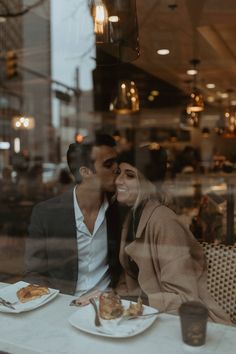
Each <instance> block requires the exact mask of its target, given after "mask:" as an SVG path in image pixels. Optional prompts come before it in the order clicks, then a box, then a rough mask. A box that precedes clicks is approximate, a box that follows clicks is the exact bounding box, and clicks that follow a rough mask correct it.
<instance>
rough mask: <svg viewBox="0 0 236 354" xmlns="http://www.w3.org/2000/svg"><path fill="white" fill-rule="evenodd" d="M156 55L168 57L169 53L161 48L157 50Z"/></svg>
mask: <svg viewBox="0 0 236 354" xmlns="http://www.w3.org/2000/svg"><path fill="white" fill-rule="evenodd" d="M157 54H159V55H168V54H170V51H169V49H167V48H162V49H158V50H157Z"/></svg>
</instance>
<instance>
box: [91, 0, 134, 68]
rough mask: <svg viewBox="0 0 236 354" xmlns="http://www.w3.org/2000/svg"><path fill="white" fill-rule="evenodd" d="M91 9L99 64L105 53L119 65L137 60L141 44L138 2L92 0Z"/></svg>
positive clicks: (131, 0)
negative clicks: (119, 63)
mask: <svg viewBox="0 0 236 354" xmlns="http://www.w3.org/2000/svg"><path fill="white" fill-rule="evenodd" d="M90 8H91V13H92V17H93V22H94V33H95V39H96V49H97V62H98V64H100V63H99V53H100V52H101V51H102V52H105V53H106V54H109V55H111V56H112V57H113V58H115V59H116V60H117V61H118V62H120V61H122V62H130V61H133V60H135V59H137V58H138V57H139V40H138V21H137V10H136V0H90ZM101 64H102V63H101Z"/></svg>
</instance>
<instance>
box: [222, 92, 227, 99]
mask: <svg viewBox="0 0 236 354" xmlns="http://www.w3.org/2000/svg"><path fill="white" fill-rule="evenodd" d="M228 97H229V94H228V93H227V92H223V93H221V98H228Z"/></svg>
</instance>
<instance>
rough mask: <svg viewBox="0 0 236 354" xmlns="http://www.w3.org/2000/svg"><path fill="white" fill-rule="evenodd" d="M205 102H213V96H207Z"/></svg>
mask: <svg viewBox="0 0 236 354" xmlns="http://www.w3.org/2000/svg"><path fill="white" fill-rule="evenodd" d="M207 102H209V103H212V102H215V97H214V96H208V97H207Z"/></svg>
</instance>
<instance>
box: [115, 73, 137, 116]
mask: <svg viewBox="0 0 236 354" xmlns="http://www.w3.org/2000/svg"><path fill="white" fill-rule="evenodd" d="M110 111H112V112H115V113H118V114H130V113H136V112H138V111H139V96H138V90H137V87H136V85H135V83H134V81H130V80H122V81H119V83H118V94H117V96H116V97H115V99H114V100H113V101H112V102H111V103H110Z"/></svg>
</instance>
